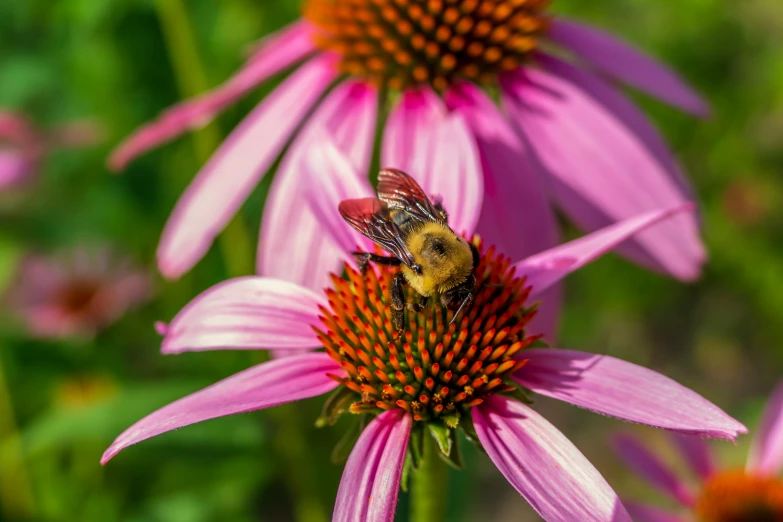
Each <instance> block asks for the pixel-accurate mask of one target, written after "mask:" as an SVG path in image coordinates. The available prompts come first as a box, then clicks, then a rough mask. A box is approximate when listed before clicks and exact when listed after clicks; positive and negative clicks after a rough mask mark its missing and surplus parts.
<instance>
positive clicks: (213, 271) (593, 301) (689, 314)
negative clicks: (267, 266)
mask: <svg viewBox="0 0 783 522" xmlns="http://www.w3.org/2000/svg"><path fill="white" fill-rule="evenodd" d="M180 8H181V9H180ZM553 9H554V11H555V12H559V13H563V14H568V15H570V16H574V17H577V18H579V19H581V20H583V21H587V22H590V23H593V24H595V25H597V26H600V27H602V28H604V29H607V30H609V31H611V32H613V33H615V34H617V35H619V36H622V37H625V38H626V39H628V40H629V41H631V42H634V43H635V44H637V45H639V46H641V47H642V48H644V49H645V50H647V51H649V52H650V53H651V54H653V55H655V56H657V57H658V58H660V59H662V60H664V61H665V62H667V63H668V64H670V65H671V66H673V67H674V68H675V69H677V70H678V71H680V72H681V73H682V74H683V75H684V76H685V77H686V78H687V79H688V80H689V81H691V82H692V83H693V84H694V85H695V86H696V87H697V88H698V89H699V90H700V91H701V92H702V93H704V94H705V96H706V97H707V99H708V100H709V101H710V102H711V104H712V106H713V109H714V113H713V115H712V117H711V118H710V119H709V120H707V121H697V120H693V119H690V118H688V117H686V116H684V115H682V114H680V113H677V112H676V111H674V110H670V109H668V108H666V107H663V106H661V105H659V104H656V103H654V102H652V101H650V100H647V99H644V98H643V97H639V96H635V98H636V99H637V100H638V102H639V103H640V104H642V105H643V106H644V107H645V109H646V110H647V111H648V113H649V114H650V115H651V117H652V118H653V119H654V120H655V121H656V123H657V124H658V125H659V126H660V128H661V129H662V131H663V132H664V134H665V135H666V136H667V137H668V139H669V140H670V142H671V144H672V147H673V148H674V149H675V151H676V153H677V155H678V156H679V158H680V159H681V161H682V163H683V165H684V167H685V169H686V170H687V172H688V173H689V175H690V176H691V178H692V179H693V180H694V183H695V186H696V188H697V194H698V197H699V199H700V201H701V204H702V205H703V207H702V208H703V220H704V229H705V232H704V233H705V237H706V242H707V245H708V248H709V251H710V258H711V259H710V263H709V264H708V265H707V268H706V270H705V273H704V277H703V279H702V280H701V281H700V282H698V283H697V284H693V285H687V286H686V285H682V284H679V283H676V282H674V281H670V280H668V279H664V278H662V277H659V276H656V275H653V274H649V273H647V272H644V271H642V270H641V269H638V268H636V267H634V266H632V265H630V264H629V263H627V262H625V261H623V260H621V259H619V258H617V257H615V256H609V257H607V258H605V259H603V260H601V261H599V262H597V263H595V264H593V265H591V266H590V267H588V268H586V269H584V270H582V271H580V272H579V273H577V274H576V275H574V276H572V277H570V279H569V280H568V282H567V285H566V289H567V306H566V310H565V314H564V316H563V320H562V328H561V340H560V345H561V346H563V347H568V348H572V349H579V350H585V351H591V352H599V353H606V354H611V355H614V356H618V357H621V358H624V359H627V360H630V361H633V362H636V363H639V364H643V365H645V366H648V367H651V368H653V369H656V370H658V371H660V372H662V373H664V374H666V375H669V376H671V377H673V378H675V379H677V380H679V381H680V382H682V383H684V384H687V385H689V386H691V387H692V388H693V389H695V390H697V391H698V392H700V393H702V394H703V395H705V396H707V397H708V398H710V399H711V400H712V401H713V402H715V403H717V404H718V405H720V406H721V407H723V408H724V409H725V410H727V411H728V412H730V413H731V414H733V415H735V416H736V417H738V418H739V419H740V420H742V421H743V422H745V423H746V424H747V425H748V426H751V427H752V426H754V425H755V423H756V421H757V417H758V414H759V411H760V408H761V406H762V404H763V401H764V398H765V396H766V394H767V393H768V392H769V391H770V390H771V389H772V387H773V385H774V384H775V382H776V381H777V380H778V379H779V377H780V376H781V368H783V345H781V343H780V340H781V339H783V261H782V260H781V257H782V256H783V169H782V167H783V40H781V35H783V3H781V2H780V1H779V0H743V1H742V2H736V1H732V0H680V1H679V2H677V3H676V5H675V4H674V3H671V2H650V1H646V0H604V1H602V2H584V1H582V0H557V1H555V2H554V5H553ZM298 10H299V8H298V6H297V5H296V3H294V2H284V1H282V0H274V1H272V0H263V1H259V0H221V1H220V2H214V1H210V0H176V1H174V2H171V1H167V0H158V1H155V0H54V1H53V0H24V1H22V0H7V1H4V2H0V108H6V109H16V110H21V111H24V112H25V113H27V114H29V115H30V116H31V117H33V118H34V119H35V121H37V122H38V123H39V124H41V125H42V126H44V127H46V126H51V125H54V124H56V123H59V122H64V121H67V120H69V119H72V118H78V117H85V116H91V117H94V118H95V119H97V120H98V121H99V122H100V124H101V125H102V126H103V128H104V130H105V134H106V139H105V140H104V141H103V143H102V144H101V145H99V146H97V147H93V148H90V149H86V150H78V151H74V150H71V151H62V152H56V153H54V154H52V155H51V156H50V157H49V158H48V159H47V161H46V162H45V164H44V166H43V168H42V170H41V172H40V175H39V178H38V180H37V182H36V183H35V184H34V186H33V187H32V188H31V189H29V190H28V191H27V192H26V193H25V194H23V195H17V196H14V200H13V201H9V200H8V198H5V199H3V198H0V287H5V286H7V285H8V284H9V283H10V282H11V281H12V279H13V278H14V271H15V268H16V265H17V263H18V261H19V259H20V258H21V256H22V255H24V254H25V253H27V252H29V251H31V250H35V251H44V252H55V251H58V250H61V249H63V248H67V247H68V246H70V245H73V244H79V243H84V244H91V245H102V244H109V245H112V246H113V247H114V248H116V249H118V250H120V251H123V252H126V253H127V254H128V255H129V256H131V257H132V258H134V259H135V260H136V261H137V262H138V263H139V265H141V266H145V267H147V269H148V270H149V272H150V274H151V275H154V274H155V269H154V266H153V258H154V250H155V246H156V243H157V240H158V237H159V234H160V230H161V229H162V226H163V223H164V222H165V219H166V217H167V216H168V213H169V212H170V210H171V209H172V207H173V205H174V202H175V200H176V198H177V196H178V194H180V193H181V191H182V190H183V188H184V187H185V186H186V184H187V183H188V181H189V180H190V179H191V178H192V176H193V174H194V173H195V172H196V171H197V168H198V166H199V165H200V163H201V162H202V161H203V159H204V158H203V156H204V152H205V151H204V149H205V148H208V147H209V146H210V142H211V141H212V139H211V138H219V137H221V136H223V135H225V133H226V132H227V131H228V130H229V129H231V128H232V127H233V125H235V124H236V123H237V122H238V121H239V120H240V119H241V117H242V115H243V114H246V113H247V111H248V110H250V109H251V108H252V107H253V105H254V104H255V103H256V102H257V101H258V100H259V99H260V98H261V97H262V96H263V95H264V94H265V93H266V92H268V89H269V88H270V87H271V86H272V83H270V84H268V85H266V86H265V87H263V88H260V89H258V90H256V91H254V92H253V93H252V94H251V95H250V96H248V97H247V98H246V99H245V100H243V101H242V102H240V103H239V104H237V105H236V106H235V107H233V108H231V109H230V110H229V111H228V112H227V113H225V114H224V115H222V116H221V117H220V118H219V119H218V120H217V121H216V123H215V124H213V125H211V126H210V127H208V128H207V129H206V130H205V131H202V132H201V133H200V134H199V135H198V136H197V137H195V139H194V138H193V137H190V136H186V137H183V138H182V139H179V140H177V141H176V142H174V143H173V144H171V145H168V146H165V147H163V148H161V149H159V150H157V151H154V152H152V153H150V154H147V155H145V156H143V157H142V158H141V159H140V160H138V161H136V162H135V163H133V164H132V165H131V167H130V168H129V169H128V170H127V171H126V172H125V173H124V174H122V175H121V176H115V175H112V174H110V173H108V172H107V170H106V168H105V167H104V162H105V158H106V156H107V154H108V152H109V150H110V149H111V147H112V146H113V145H115V144H116V143H117V142H118V141H119V140H120V139H122V138H123V137H125V136H127V135H128V133H129V132H130V131H131V130H132V129H134V128H135V127H136V126H138V125H139V124H141V123H143V122H145V121H148V120H150V119H151V118H153V117H155V116H156V115H157V114H158V113H159V111H160V110H162V109H163V108H165V107H167V106H168V105H170V104H172V103H174V102H176V101H177V100H179V99H181V98H182V97H184V96H186V95H191V94H193V92H190V91H191V89H192V88H193V87H192V86H193V85H199V84H200V83H202V84H203V86H204V87H211V86H214V85H217V84H218V83H220V82H221V81H222V80H224V79H225V78H227V77H228V76H229V75H230V74H231V73H232V71H234V70H235V69H236V68H237V66H238V65H239V64H240V63H241V61H242V57H243V51H244V50H245V49H246V48H247V46H248V45H249V44H251V43H252V42H253V41H255V40H256V39H258V38H259V37H261V36H262V35H265V34H267V33H268V32H270V31H272V30H274V29H276V28H278V27H280V26H282V25H283V24H285V23H287V22H289V21H291V20H293V19H295V18H296V17H297V16H298ZM191 39H192V40H193V41H194V42H195V46H196V50H197V53H198V57H199V58H200V61H201V62H202V65H203V69H204V77H203V78H200V77H199V75H198V74H195V76H194V71H193V70H192V69H189V68H188V67H184V68H180V66H181V64H178V63H177V62H176V60H172V52H177V51H176V49H177V48H178V46H183V45H185V46H187V45H188V42H189V41H190V40H191ZM184 49H185V51H187V49H186V48H184ZM182 50H183V48H182V47H179V51H180V52H181V51H182ZM183 78H186V81H184V82H183V81H182V79H183ZM269 181H270V179H269V178H267V179H266V180H265V181H264V183H263V184H262V186H261V187H260V188H259V190H257V191H256V192H255V193H254V195H253V197H252V198H251V200H250V201H249V202H248V204H247V205H245V207H244V209H243V217H244V218H245V220H246V222H247V223H248V224H249V226H250V227H251V228H252V229H253V231H254V233H255V231H256V230H257V227H258V216H260V208H261V206H262V205H263V200H264V195H265V192H266V189H267V188H268V185H269ZM569 234H571V235H575V234H576V232H575V231H569ZM248 262H250V259H248ZM155 277H157V276H155ZM225 277H226V269H225V267H224V265H223V263H222V261H221V258H220V255H219V252H218V249H217V248H213V251H212V252H210V254H209V255H208V256H207V258H206V259H205V260H204V261H202V262H201V263H200V264H199V265H198V266H197V267H196V268H195V269H194V270H193V271H192V272H191V273H190V274H189V275H187V276H186V277H184V278H183V279H182V280H180V281H178V282H176V283H173V284H172V283H166V282H164V281H162V280H160V279H159V278H158V279H157V283H156V287H157V292H158V294H157V295H158V297H157V298H156V299H155V300H153V301H152V302H151V303H149V304H148V305H146V306H144V307H143V308H141V309H140V310H136V311H134V312H132V313H130V314H128V315H126V316H125V317H124V318H123V319H122V320H121V321H119V322H118V323H117V324H115V325H113V326H112V327H110V328H108V329H107V330H105V331H104V332H102V333H100V334H99V335H98V336H97V337H96V338H95V339H93V340H90V341H78V340H74V341H39V340H32V339H30V338H29V337H27V336H26V335H25V333H24V330H23V329H22V328H21V326H20V325H19V323H18V322H17V321H14V320H13V319H12V314H11V313H10V312H9V311H8V310H4V311H2V312H0V520H2V521H27V520H43V521H100V522H111V521H120V520H121V521H134V522H135V521H139V522H140V521H176V522H202V521H212V520H232V521H245V520H247V521H250V520H270V521H287V520H294V519H295V517H296V519H298V520H301V521H303V522H319V521H321V520H326V519H328V515H330V514H331V509H332V502H333V499H334V496H335V493H336V491H337V483H338V480H339V477H340V473H341V471H342V469H341V466H340V465H333V464H331V463H330V461H329V452H330V450H331V447H332V446H333V445H334V443H335V441H336V440H337V439H338V438H339V435H340V430H341V428H342V426H341V425H339V424H338V426H337V427H336V428H335V429H323V430H317V429H316V428H314V427H312V421H313V420H314V419H315V417H316V416H317V413H318V411H319V408H320V404H321V399H314V400H312V401H306V402H304V403H300V404H296V405H294V406H292V407H289V408H288V409H289V413H296V414H297V418H298V420H295V421H291V420H290V419H291V417H290V416H285V415H284V414H281V413H273V412H262V413H254V414H248V415H242V416H235V417H230V418H225V419H219V420H215V421H211V422H208V423H204V424H202V425H197V426H193V427H188V428H185V429H182V430H179V431H177V432H175V433H171V434H167V435H164V436H161V437H158V438H156V439H153V440H151V441H148V442H145V443H144V444H142V445H140V446H138V447H134V448H133V449H131V450H128V451H126V452H125V453H123V454H122V455H120V456H119V457H118V458H116V459H115V460H114V461H112V462H111V464H110V465H108V466H106V467H105V468H104V467H101V466H100V465H99V464H98V460H99V458H100V455H101V453H102V452H103V450H104V449H105V448H106V447H107V446H108V444H109V443H110V442H111V441H112V440H113V438H114V437H115V436H116V435H117V434H119V433H120V432H121V431H122V430H124V429H125V428H126V427H127V426H129V425H130V424H131V423H132V422H134V421H135V420H137V419H138V418H140V417H141V416H143V415H144V414H146V413H148V412H151V411H152V410H154V409H155V408H157V407H159V406H162V405H164V404H166V403H168V402H170V401H171V400H173V399H176V398H178V397H180V396H182V395H184V394H186V393H188V392H190V391H195V390H197V389H199V388H201V387H203V386H205V385H207V384H210V383H212V382H214V381H216V380H218V379H220V378H223V377H226V376H228V375H230V374H232V373H234V372H236V371H239V370H241V369H243V368H246V367H247V366H249V365H251V364H253V363H256V362H258V361H259V356H258V354H252V353H242V352H224V353H203V354H186V355H180V356H169V357H163V356H161V355H159V352H158V348H159V340H158V337H157V335H156V334H155V332H154V330H153V328H152V324H153V321H155V320H158V319H162V320H167V319H169V318H171V317H172V316H173V314H174V313H175V312H176V311H177V310H178V309H179V308H180V307H181V306H182V305H183V304H184V303H186V302H187V301H188V300H189V299H190V298H191V297H193V296H194V295H195V294H196V293H197V292H200V291H201V290H203V289H205V288H207V287H208V286H210V285H211V284H213V283H214V282H216V281H219V280H221V279H224V278H225ZM74 390H77V393H74ZM538 407H539V408H540V409H541V411H543V413H544V414H545V415H546V416H547V417H548V418H549V419H550V420H552V422H553V423H554V424H555V425H556V426H558V427H559V428H560V429H562V430H563V431H564V432H565V433H566V435H568V436H569V437H570V438H571V439H572V440H574V441H575V443H576V445H577V446H578V447H579V448H580V449H581V450H582V451H583V452H584V453H585V454H586V455H587V456H588V457H589V458H590V459H591V460H592V462H594V463H595V465H596V466H597V467H598V469H599V470H600V471H601V472H602V473H604V474H605V475H606V477H607V479H608V480H609V482H610V483H611V484H613V485H614V486H615V488H616V489H617V490H618V491H619V492H620V493H621V494H623V495H627V496H631V497H634V496H635V497H639V498H641V497H645V496H646V495H648V494H649V492H648V491H647V490H646V489H645V488H644V487H643V486H642V484H641V483H640V482H639V481H638V480H636V479H632V478H630V479H629V478H628V477H629V474H628V473H627V472H626V471H625V470H624V469H623V468H622V467H621V466H620V465H619V464H618V462H617V461H616V460H615V459H614V458H613V457H612V455H611V453H610V451H609V445H608V442H607V435H609V434H610V433H612V432H614V431H616V430H619V429H625V430H630V431H633V432H636V433H638V434H640V435H643V436H646V437H649V439H650V440H651V441H653V442H655V441H657V442H662V437H661V436H660V435H659V434H657V433H654V430H651V429H641V428H633V427H629V426H622V425H620V423H619V422H617V421H614V420H610V419H604V418H600V417H598V416H595V415H592V414H589V413H586V412H583V411H579V410H577V409H575V408H573V407H569V406H566V405H562V404H556V403H554V402H552V401H546V400H540V401H539V403H538ZM286 419H288V420H286ZM716 446H717V447H719V449H720V451H721V453H722V454H723V456H724V458H725V459H726V462H730V463H735V464H736V463H739V462H742V460H743V459H744V455H745V452H746V450H747V440H743V441H741V442H740V443H739V444H738V445H737V446H733V445H731V444H728V443H724V444H717V443H716ZM286 452H288V453H293V454H297V455H299V456H301V457H304V458H306V459H307V461H308V463H309V464H308V465H309V466H310V467H311V468H312V469H313V470H315V473H309V474H303V473H295V472H294V471H295V470H292V469H291V467H290V466H288V465H286V464H285V463H284V461H283V459H282V458H281V455H284V454H285V453H286ZM467 460H468V467H467V469H466V470H464V471H462V472H461V473H453V474H452V475H451V477H450V488H451V492H452V495H451V496H450V500H449V520H454V521H462V520H465V521H468V520H478V519H481V520H500V521H505V520H509V521H511V520H536V519H537V518H536V516H535V515H534V514H533V513H532V510H531V509H530V508H529V507H528V506H527V504H526V503H525V501H524V500H523V499H521V498H520V497H519V496H518V495H517V494H516V492H515V491H514V490H513V489H512V488H511V486H510V485H508V484H507V483H506V482H505V481H504V480H503V479H502V477H501V476H500V474H499V473H498V472H497V470H495V469H494V467H493V466H492V465H491V463H489V461H488V460H487V459H486V457H484V456H483V455H481V454H479V453H478V452H476V451H472V452H468V455H467ZM651 498H652V497H651ZM405 503H406V498H405V496H404V495H403V497H402V499H401V505H400V509H399V510H398V512H399V513H398V517H397V518H398V520H406V515H405Z"/></svg>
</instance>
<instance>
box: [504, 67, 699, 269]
mask: <svg viewBox="0 0 783 522" xmlns="http://www.w3.org/2000/svg"><path fill="white" fill-rule="evenodd" d="M502 86H503V88H502V93H503V96H502V97H503V101H504V106H505V107H506V108H507V110H508V111H509V113H510V114H511V116H512V117H513V120H514V122H515V123H516V124H517V125H518V127H519V130H520V132H521V133H522V135H523V136H524V138H525V139H526V140H528V141H529V142H530V144H531V145H532V146H533V148H534V149H535V152H536V154H537V156H538V158H539V160H540V161H541V164H542V165H543V167H544V168H545V169H546V171H547V172H548V173H549V174H550V176H551V177H552V180H551V183H552V186H553V190H554V193H555V195H556V196H557V197H558V198H559V199H560V203H561V204H562V205H563V206H564V210H565V211H566V212H567V213H568V214H569V215H572V216H573V218H574V219H575V220H577V221H579V222H580V223H581V224H583V225H586V226H595V222H596V221H597V220H598V219H599V218H602V219H603V220H604V222H606V220H608V221H609V222H615V221H618V220H621V219H626V218H629V217H632V216H635V215H638V214H640V213H642V212H646V211H650V210H655V209H659V208H668V207H672V206H674V205H676V204H678V203H682V202H683V201H685V196H684V194H683V193H682V191H681V190H680V188H679V187H678V186H677V184H676V183H675V182H674V181H673V180H672V177H671V175H670V174H668V173H667V171H666V169H665V167H664V166H663V165H661V163H659V162H658V160H657V159H656V158H655V157H654V155H653V154H652V153H651V152H650V151H649V150H648V149H647V148H646V147H645V145H644V143H643V142H642V141H640V139H639V138H638V137H637V136H636V135H635V134H634V133H633V132H632V130H631V129H629V128H627V127H626V126H625V125H624V124H623V122H622V121H621V120H620V119H619V118H618V117H616V116H615V115H613V114H612V113H611V112H608V111H607V108H606V107H604V106H603V105H601V104H599V103H597V102H596V100H595V99H594V98H593V97H592V96H590V95H589V94H587V93H585V92H584V91H582V90H581V89H580V88H579V87H577V86H575V85H573V84H571V83H569V82H567V81H565V80H563V79H562V78H558V77H555V76H552V75H550V74H548V73H546V72H544V71H541V70H524V71H523V70H518V71H516V72H514V73H509V74H507V75H505V76H504V77H503V78H502ZM564 194H565V195H564ZM636 240H637V242H638V244H639V245H640V247H641V248H642V249H643V253H646V257H647V258H648V259H649V260H650V262H649V263H648V264H651V265H653V266H654V267H660V268H661V269H662V270H665V271H666V272H668V273H670V274H672V275H674V276H675V277H678V278H681V279H686V280H690V279H694V278H695V277H697V276H698V275H699V272H700V269H701V265H702V263H703V261H704V257H705V255H704V250H703V245H702V243H701V240H700V238H699V231H698V224H697V222H696V219H695V216H692V215H687V216H680V217H678V218H676V219H674V220H671V221H669V222H666V223H663V224H661V225H660V226H657V227H654V228H651V229H650V230H648V231H646V232H645V233H644V234H640V235H639V237H638V238H636Z"/></svg>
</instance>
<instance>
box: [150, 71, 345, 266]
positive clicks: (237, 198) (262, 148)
mask: <svg viewBox="0 0 783 522" xmlns="http://www.w3.org/2000/svg"><path fill="white" fill-rule="evenodd" d="M335 74H336V73H335V69H334V64H333V63H332V58H331V57H320V58H315V59H313V60H311V61H310V62H308V63H307V64H305V65H303V66H302V67H300V68H299V69H298V70H297V71H296V72H294V73H293V74H292V75H291V76H290V77H289V78H288V79H287V80H286V81H285V82H283V83H282V84H281V85H280V86H279V87H278V88H277V89H276V90H275V91H274V92H273V93H272V94H270V95H269V96H267V97H266V99H264V100H263V101H262V102H261V104H260V105H259V106H258V107H256V108H255V109H254V110H253V112H251V113H250V115H248V116H247V117H246V118H245V119H244V121H243V122H242V123H241V124H240V125H239V126H238V127H237V128H236V129H235V130H234V131H233V132H232V133H231V135H230V136H229V137H228V138H227V139H226V140H225V141H224V142H223V144H222V145H221V146H220V148H219V149H218V150H217V152H215V154H214V155H213V156H212V158H211V159H210V160H209V162H208V163H207V164H206V165H205V166H204V168H203V169H202V170H201V172H199V174H198V176H196V179H195V180H193V182H192V183H191V184H190V186H189V187H188V188H187V190H186V191H185V193H184V194H183V195H182V197H181V198H180V200H179V201H178V202H177V206H176V208H175V209H174V212H173V213H172V215H171V217H170V218H169V220H168V222H167V223H166V228H165V230H164V231H163V237H162V238H161V242H160V245H159V247H158V266H159V268H160V271H161V272H162V273H163V275H165V276H166V277H169V278H176V277H179V276H180V275H182V274H183V273H184V272H186V271H187V270H189V269H190V268H191V267H192V266H193V265H194V264H195V263H196V262H197V261H198V260H199V259H201V257H202V256H203V255H204V254H205V253H206V251H207V250H208V249H209V246H210V245H211V244H212V241H213V240H214V239H215V237H216V236H217V235H218V234H219V233H220V231H221V230H223V227H225V225H226V224H227V223H228V221H229V220H230V219H231V217H232V216H233V215H234V214H235V213H236V212H237V210H238V209H239V207H240V206H241V205H242V203H243V202H244V201H245V199H246V198H247V197H248V195H249V194H250V192H251V191H252V190H253V188H254V187H255V185H256V184H257V183H258V181H259V180H260V179H261V178H262V177H263V176H264V174H265V173H266V171H267V169H268V168H269V166H270V165H271V164H272V163H273V162H274V160H275V158H277V156H278V154H279V153H280V149H281V148H282V147H283V146H284V145H285V142H286V141H287V140H288V138H289V137H290V135H291V133H292V132H293V131H294V129H295V128H296V127H297V126H298V125H299V124H300V123H301V120H302V119H303V117H304V116H305V114H306V113H307V111H308V110H309V109H310V107H311V106H312V105H313V103H315V101H316V100H317V99H318V98H319V97H320V95H321V94H322V93H323V91H324V90H325V89H326V87H327V86H328V85H329V83H330V82H331V81H332V80H333V79H334V77H335Z"/></svg>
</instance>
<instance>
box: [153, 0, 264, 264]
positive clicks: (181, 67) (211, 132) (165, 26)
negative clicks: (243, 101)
mask: <svg viewBox="0 0 783 522" xmlns="http://www.w3.org/2000/svg"><path fill="white" fill-rule="evenodd" d="M155 5H156V6H157V10H158V18H159V19H160V23H161V27H162V30H163V37H164V39H165V40H166V47H167V49H168V52H169V57H170V59H171V62H172V64H173V67H174V72H175V76H176V79H177V83H178V84H179V90H180V92H181V93H182V95H183V96H184V97H186V98H191V97H193V96H197V95H199V94H201V93H203V92H205V91H206V90H207V89H208V84H207V79H206V75H205V74H204V68H203V66H202V65H201V60H200V59H199V54H198V50H197V48H196V41H195V38H194V37H193V31H192V30H191V27H190V22H189V21H188V14H187V11H186V10H185V6H184V5H183V3H182V0H157V1H156V2H155ZM192 135H193V145H194V147H195V150H196V156H197V158H198V160H199V162H200V163H202V164H203V163H205V162H206V161H207V160H208V159H209V157H210V156H211V155H212V152H214V151H215V149H217V147H218V146H219V145H220V142H221V133H220V130H219V129H218V127H217V125H216V124H215V123H214V122H213V123H210V124H209V125H206V126H205V127H204V128H202V129H200V130H198V131H195V132H193V134H192ZM250 237H251V235H250V232H249V231H248V228H247V225H246V224H245V222H244V220H243V219H242V216H241V215H239V214H237V215H236V216H234V219H233V220H232V221H231V222H230V223H229V224H228V225H227V226H226V228H225V230H224V231H223V234H221V235H220V237H219V238H218V243H219V247H220V251H221V254H222V256H223V259H224V262H225V264H226V270H227V272H228V275H229V276H230V277H237V276H242V275H248V274H252V273H253V272H254V267H253V246H252V241H251V239H250Z"/></svg>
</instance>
